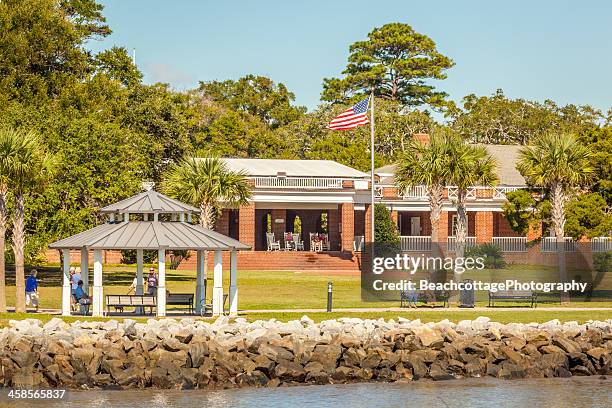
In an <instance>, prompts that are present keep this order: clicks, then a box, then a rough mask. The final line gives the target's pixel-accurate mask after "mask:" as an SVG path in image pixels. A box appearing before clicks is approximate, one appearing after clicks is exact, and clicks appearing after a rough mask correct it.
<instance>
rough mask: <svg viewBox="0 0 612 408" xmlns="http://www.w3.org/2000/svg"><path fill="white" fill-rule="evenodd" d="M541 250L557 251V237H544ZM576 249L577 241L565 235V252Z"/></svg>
mask: <svg viewBox="0 0 612 408" xmlns="http://www.w3.org/2000/svg"><path fill="white" fill-rule="evenodd" d="M540 250H541V252H557V238H555V237H544V238H542V246H541V248H540ZM574 251H576V241H574V239H573V238H572V237H565V252H574Z"/></svg>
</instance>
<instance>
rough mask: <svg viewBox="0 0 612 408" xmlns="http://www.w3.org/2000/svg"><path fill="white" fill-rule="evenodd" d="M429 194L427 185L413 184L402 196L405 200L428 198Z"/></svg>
mask: <svg viewBox="0 0 612 408" xmlns="http://www.w3.org/2000/svg"><path fill="white" fill-rule="evenodd" d="M428 197H429V194H427V186H412V187H408V188H406V190H404V192H403V193H402V198H404V199H405V200H414V199H417V200H427V199H428Z"/></svg>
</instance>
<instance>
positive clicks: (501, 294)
mask: <svg viewBox="0 0 612 408" xmlns="http://www.w3.org/2000/svg"><path fill="white" fill-rule="evenodd" d="M496 300H510V301H512V300H526V301H528V302H531V307H535V306H536V304H537V300H538V299H537V294H536V293H535V292H533V291H531V290H498V291H497V292H489V307H494V306H495V301H496Z"/></svg>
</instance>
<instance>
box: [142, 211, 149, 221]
mask: <svg viewBox="0 0 612 408" xmlns="http://www.w3.org/2000/svg"><path fill="white" fill-rule="evenodd" d="M142 220H143V221H149V214H147V213H144V214H142Z"/></svg>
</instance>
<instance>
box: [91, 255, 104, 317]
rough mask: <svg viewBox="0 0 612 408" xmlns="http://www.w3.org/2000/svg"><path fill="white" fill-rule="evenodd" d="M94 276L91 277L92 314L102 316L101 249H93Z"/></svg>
mask: <svg viewBox="0 0 612 408" xmlns="http://www.w3.org/2000/svg"><path fill="white" fill-rule="evenodd" d="M93 257H94V267H93V270H94V278H93V296H92V306H93V312H92V314H91V315H92V316H103V315H104V304H103V302H104V295H103V292H102V250H101V249H94V253H93Z"/></svg>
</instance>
